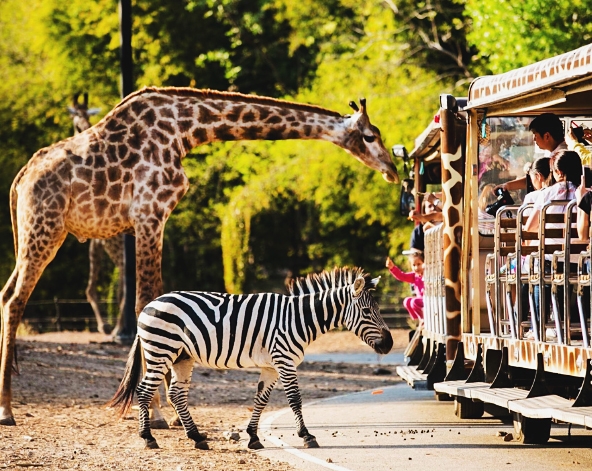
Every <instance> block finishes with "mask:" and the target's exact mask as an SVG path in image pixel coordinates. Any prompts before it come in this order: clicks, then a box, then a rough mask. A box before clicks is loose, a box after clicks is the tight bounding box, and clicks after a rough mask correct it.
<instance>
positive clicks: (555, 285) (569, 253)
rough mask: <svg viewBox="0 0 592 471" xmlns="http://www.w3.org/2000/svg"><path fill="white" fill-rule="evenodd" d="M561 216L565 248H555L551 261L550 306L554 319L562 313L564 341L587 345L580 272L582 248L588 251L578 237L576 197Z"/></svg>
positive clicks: (583, 268) (585, 244) (586, 244)
mask: <svg viewBox="0 0 592 471" xmlns="http://www.w3.org/2000/svg"><path fill="white" fill-rule="evenodd" d="M564 217H565V228H564V234H565V248H564V250H558V251H555V252H554V253H553V257H552V261H551V280H552V283H551V301H552V303H551V307H552V309H553V317H554V318H555V319H560V318H561V315H563V321H564V322H563V326H562V327H563V334H564V338H565V343H566V344H567V345H571V344H572V340H574V341H577V342H579V341H581V343H582V345H583V346H584V347H586V348H588V346H589V344H590V343H589V332H588V330H587V328H586V317H589V303H584V302H583V300H584V299H588V296H586V295H585V291H583V286H582V287H580V285H579V281H580V276H581V274H582V272H583V271H585V272H587V269H586V267H585V266H584V265H583V264H582V263H583V262H581V259H582V252H584V254H585V253H586V251H588V254H589V242H585V241H582V240H579V239H578V232H577V206H576V202H575V201H572V202H570V203H569V204H568V205H567V207H566V211H565V215H564ZM576 260H577V262H576ZM567 261H569V263H568V262H567ZM582 280H585V277H582ZM588 285H589V275H588ZM574 288H575V291H576V295H577V296H578V303H577V307H578V319H577V321H575V322H572V321H573V320H574V319H575V316H573V318H572V312H571V311H572V303H571V297H572V294H573V291H574ZM580 289H582V292H581V293H580V294H579V295H578V292H579V291H580ZM588 294H589V291H588ZM585 304H588V306H585Z"/></svg>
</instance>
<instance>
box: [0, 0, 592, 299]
mask: <svg viewBox="0 0 592 471" xmlns="http://www.w3.org/2000/svg"><path fill="white" fill-rule="evenodd" d="M591 2H592V0H590V1H575V2H572V3H570V4H569V5H568V4H565V5H563V3H552V2H542V1H540V0H539V1H536V0H526V1H525V2H521V3H516V2H514V3H512V2H507V1H505V0H502V1H500V2H497V3H495V4H494V3H491V2H476V1H475V0H438V1H435V0H426V1H424V2H420V3H417V2H409V1H404V2H396V3H395V2H392V1H390V0H387V1H386V2H384V3H378V2H370V1H367V2H355V1H353V0H322V1H321V0H300V1H298V2H294V1H292V0H256V1H255V0H183V1H180V2H169V1H164V0H153V1H148V0H136V1H134V3H133V15H134V17H133V51H134V62H135V63H134V77H135V84H136V87H137V88H140V87H142V86H145V85H156V86H160V85H163V86H166V85H170V86H194V87H201V88H214V89H220V90H236V91H241V92H245V93H256V94H260V95H268V96H275V97H283V98H288V99H292V100H295V101H301V102H306V103H313V104H317V105H320V106H324V107H326V108H329V109H333V110H335V111H339V112H341V113H343V114H346V113H349V112H350V110H349V108H348V106H347V103H348V102H349V101H350V100H357V99H358V98H359V97H361V96H365V97H366V98H367V100H368V110H369V115H370V117H371V120H372V122H373V123H374V124H375V125H377V126H378V127H379V128H380V129H381V131H382V135H383V137H384V141H385V144H386V146H387V147H390V146H392V145H393V144H399V143H403V144H405V145H406V147H407V149H409V150H410V149H411V148H412V147H413V139H414V138H415V137H416V136H417V135H418V134H419V133H420V132H421V131H422V130H423V129H424V128H425V126H426V124H427V123H428V122H429V120H430V119H431V118H432V114H433V113H434V112H435V111H436V110H437V107H438V101H437V97H438V95H439V94H440V93H452V94H457V95H466V91H467V86H466V84H467V81H468V80H469V79H470V78H471V77H473V76H475V75H478V74H482V73H486V72H491V71H493V72H496V73H497V72H502V71H506V70H509V69H511V68H514V67H518V66H522V65H525V64H528V63H532V62H534V61H536V60H539V59H543V58H545V57H548V56H550V55H553V54H558V53H562V52H565V51H567V50H571V49H574V48H576V47H578V46H580V45H582V44H584V43H586V42H589V41H590V34H591V28H592V26H590V24H589V23H588V22H586V18H587V12H588V11H590V7H591V6H592V5H591V4H590V3H591ZM118 28H119V18H118V12H117V3H116V2H113V1H112V0H96V1H94V2H88V1H86V2H83V1H82V0H72V1H70V2H60V1H58V0H31V1H30V2H17V1H16V0H4V1H3V2H0V151H1V152H0V165H2V169H3V171H2V172H1V173H0V201H2V204H0V251H1V253H2V254H3V255H4V257H3V258H2V261H1V262H0V278H1V279H2V280H6V279H7V278H8V276H9V274H10V271H11V270H12V268H13V265H14V257H13V248H12V234H11V230H10V224H9V220H10V215H9V211H8V192H9V188H10V184H11V182H12V179H13V178H14V175H16V173H17V172H18V170H19V169H20V168H21V167H22V166H23V165H24V164H25V163H26V162H27V159H28V158H30V156H31V155H32V154H33V153H34V152H35V151H36V150H37V149H39V148H41V147H43V146H46V145H49V144H51V143H53V142H56V141H58V140H60V139H63V138H66V137H68V136H69V135H71V133H72V124H71V120H70V117H69V116H68V114H67V112H66V110H65V108H66V105H67V104H68V103H69V102H70V99H71V96H72V94H73V93H75V92H79V91H87V92H89V94H90V105H91V106H93V107H100V108H101V109H102V113H107V112H108V111H109V110H110V109H111V108H112V107H113V106H114V105H115V104H116V103H117V102H118V101H119V94H120V92H119V73H120V72H119V71H120V68H119V29H118ZM510 45H511V46H510ZM95 119H98V118H95ZM184 168H185V170H186V172H187V175H188V176H189V179H190V181H191V188H190V190H189V192H188V194H187V195H186V196H185V198H184V199H183V200H182V201H181V202H180V204H179V205H178V207H177V208H176V209H175V211H174V212H173V215H172V216H171V218H170V220H169V222H168V224H167V228H166V231H165V240H164V256H163V272H164V282H165V289H167V290H169V289H204V290H217V291H220V290H224V289H227V290H229V291H234V292H238V291H260V290H263V289H265V290H278V289H281V284H282V282H283V280H284V279H285V278H286V277H288V276H296V275H302V274H306V273H308V272H312V271H319V270H321V269H324V268H331V267H332V266H333V265H358V266H363V267H364V268H365V269H366V270H367V271H370V272H372V273H375V274H381V273H382V274H386V272H385V269H384V259H385V257H386V255H387V254H390V255H391V256H392V257H395V259H396V262H397V263H398V264H399V265H401V266H404V264H405V259H404V258H403V257H401V256H400V255H398V254H400V253H401V251H402V250H403V249H404V248H406V247H407V245H408V241H409V235H410V232H411V229H412V224H411V223H410V222H408V221H407V220H406V219H405V218H404V217H402V216H400V215H399V214H398V206H399V188H398V186H394V185H390V184H387V183H386V182H385V181H384V180H383V179H382V178H381V176H380V175H379V174H378V173H377V172H374V171H371V170H369V169H367V168H366V167H364V166H362V165H361V164H360V163H359V162H357V161H356V160H355V159H353V158H352V157H351V156H350V155H348V154H346V153H345V152H344V151H343V150H342V149H339V148H338V147H336V146H333V145H331V144H329V143H326V142H311V141H290V142H240V143H236V142H233V143H222V144H216V145H208V146H202V147H200V148H198V149H196V150H194V151H193V152H192V153H191V154H190V155H189V156H187V157H186V159H185V160H184ZM86 253H87V247H86V246H85V245H81V244H79V243H78V242H77V241H76V240H74V239H73V238H71V237H70V238H68V240H67V242H66V243H65V245H64V247H63V248H62V249H61V250H60V252H59V253H58V256H57V257H56V260H55V261H54V262H53V263H52V264H51V265H50V266H49V267H48V269H47V271H46V273H45V274H44V276H43V277H42V279H41V281H40V283H39V285H38V288H37V289H36V291H35V293H34V297H36V298H37V299H51V298H53V296H55V295H58V296H59V297H62V298H65V297H71V298H76V297H77V298H80V297H83V291H84V285H85V282H86V276H85V274H86V272H87V270H88V268H87V267H88V264H87V259H86V257H87V255H86ZM81 275H82V276H81ZM108 278H109V277H108ZM110 280H111V281H107V282H106V284H105V287H104V288H103V290H104V292H105V293H107V292H112V291H113V278H112V277H111V278H110ZM380 286H381V287H382V288H381V289H382V292H383V293H388V294H389V295H392V294H393V293H395V292H396V295H397V296H403V295H404V294H407V292H408V289H407V287H406V286H402V285H401V284H400V283H397V282H395V281H393V278H392V277H390V276H387V277H385V278H384V280H383V282H381V285H380Z"/></svg>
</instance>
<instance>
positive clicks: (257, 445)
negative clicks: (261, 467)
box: [248, 440, 265, 450]
mask: <svg viewBox="0 0 592 471" xmlns="http://www.w3.org/2000/svg"><path fill="white" fill-rule="evenodd" d="M248 447H249V448H250V449H251V450H262V449H263V448H265V447H264V446H263V445H262V444H261V442H260V441H259V440H255V441H254V442H249V445H248Z"/></svg>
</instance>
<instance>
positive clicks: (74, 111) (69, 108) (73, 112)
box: [67, 106, 76, 114]
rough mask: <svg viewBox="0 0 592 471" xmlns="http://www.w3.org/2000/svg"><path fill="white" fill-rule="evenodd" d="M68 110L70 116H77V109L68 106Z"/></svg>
mask: <svg viewBox="0 0 592 471" xmlns="http://www.w3.org/2000/svg"><path fill="white" fill-rule="evenodd" d="M67 108H68V112H69V113H70V114H76V108H74V107H72V106H68V107H67Z"/></svg>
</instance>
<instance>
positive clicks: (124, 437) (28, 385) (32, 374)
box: [0, 330, 408, 471]
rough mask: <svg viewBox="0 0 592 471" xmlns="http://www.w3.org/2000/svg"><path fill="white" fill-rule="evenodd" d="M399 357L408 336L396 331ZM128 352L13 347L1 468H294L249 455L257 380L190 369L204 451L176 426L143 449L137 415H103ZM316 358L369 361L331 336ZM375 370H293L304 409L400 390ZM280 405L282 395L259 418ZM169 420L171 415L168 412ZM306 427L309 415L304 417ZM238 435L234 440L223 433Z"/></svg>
mask: <svg viewBox="0 0 592 471" xmlns="http://www.w3.org/2000/svg"><path fill="white" fill-rule="evenodd" d="M393 337H394V341H395V347H394V349H398V350H402V349H403V348H404V347H405V345H406V343H407V339H408V335H407V331H405V330H393ZM128 351H129V347H125V346H121V345H117V344H115V343H112V342H110V341H109V339H108V338H107V337H104V336H102V335H100V334H92V333H80V332H78V333H67V332H66V333H59V334H44V335H35V336H27V337H24V338H19V339H18V360H19V370H20V374H19V375H15V376H14V377H13V412H14V414H15V419H16V421H17V426H16V427H0V469H23V468H40V469H49V470H54V469H56V470H57V469H84V470H103V469H117V470H118V469H125V470H146V471H152V470H154V471H166V470H210V469H212V470H257V471H272V470H274V471H278V470H279V471H283V470H293V469H294V468H293V467H291V466H289V465H287V464H283V463H278V462H272V461H270V460H268V459H267V458H265V457H263V456H260V455H259V454H258V453H256V452H253V451H250V450H248V449H247V447H246V444H247V435H246V433H244V427H245V426H246V423H247V421H248V419H249V417H250V414H251V412H250V409H251V404H252V397H253V395H254V392H255V387H256V383H257V379H258V375H259V371H258V370H255V369H244V370H230V371H227V370H225V371H220V370H210V369H205V368H202V367H196V368H195V370H194V373H193V382H192V386H191V389H190V393H189V405H190V411H191V414H192V415H193V418H194V420H195V422H196V424H197V425H198V427H199V429H200V431H204V432H206V433H207V435H208V440H209V446H210V448H211V449H210V450H208V451H202V450H196V449H195V448H193V447H192V443H193V442H192V441H191V440H188V439H187V438H185V434H184V433H183V430H182V429H181V428H180V427H174V428H171V429H169V430H155V431H153V435H154V436H155V438H156V439H157V441H158V443H159V445H160V447H161V448H160V449H158V450H145V449H144V442H143V440H142V439H140V438H139V436H138V432H137V430H138V421H137V411H136V410H132V412H131V413H130V415H129V416H127V417H124V418H123V419H118V418H117V417H116V416H115V413H114V412H113V411H112V410H109V409H108V408H106V407H105V404H106V403H107V401H108V400H109V399H110V398H111V397H112V395H113V394H114V392H115V390H116V389H117V386H118V385H119V381H120V380H121V377H122V375H123V369H124V366H125V361H126V359H127V354H128ZM308 351H310V352H314V353H323V352H327V353H332V352H342V353H352V352H369V351H370V348H369V347H368V346H366V345H364V344H362V343H361V341H360V340H359V339H357V337H355V336H354V335H353V334H351V333H350V332H331V333H329V334H326V335H325V336H323V337H321V338H320V339H319V340H317V342H315V343H314V344H313V345H311V346H310V349H309V350H308ZM374 369H375V367H374V366H372V365H354V364H347V363H328V362H327V363H325V362H305V363H303V364H302V365H300V367H299V368H298V371H299V384H300V388H301V392H302V398H303V402H304V403H306V402H308V401H311V400H313V399H318V398H324V397H330V396H334V395H339V394H346V393H350V392H356V391H363V390H365V389H371V388H375V387H379V386H385V385H389V384H393V383H395V382H396V381H398V379H397V377H396V375H395V374H394V371H393V372H392V374H391V375H384V376H382V375H381V376H377V375H374V374H373V371H374ZM286 406H287V401H286V398H285V396H284V393H283V390H282V388H281V386H279V385H278V386H277V387H276V389H275V390H274V392H273V393H272V395H271V399H270V403H269V406H268V407H267V408H266V412H268V411H272V410H277V409H279V408H283V407H286ZM163 412H164V414H165V415H166V416H167V417H170V416H171V415H172V409H171V408H170V406H168V405H166V406H165V407H164V408H163ZM303 412H304V418H305V420H306V407H305V408H304V411H303ZM230 431H240V437H241V439H240V440H239V441H229V440H227V439H226V438H225V436H224V434H225V432H230Z"/></svg>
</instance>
